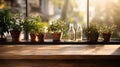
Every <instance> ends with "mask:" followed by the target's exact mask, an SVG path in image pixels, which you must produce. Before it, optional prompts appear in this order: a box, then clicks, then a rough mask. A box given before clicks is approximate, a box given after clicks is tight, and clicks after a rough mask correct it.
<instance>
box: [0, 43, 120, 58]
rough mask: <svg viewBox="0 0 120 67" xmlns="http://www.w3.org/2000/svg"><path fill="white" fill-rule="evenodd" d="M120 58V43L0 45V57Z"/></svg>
mask: <svg viewBox="0 0 120 67" xmlns="http://www.w3.org/2000/svg"><path fill="white" fill-rule="evenodd" d="M98 57H99V59H100V58H107V57H108V58H111V57H112V58H113V57H114V58H116V59H117V58H119V57H120V45H115V44H113V45H75V44H74V45H0V59H61V58H62V59H81V58H84V59H87V58H97V59H98Z"/></svg>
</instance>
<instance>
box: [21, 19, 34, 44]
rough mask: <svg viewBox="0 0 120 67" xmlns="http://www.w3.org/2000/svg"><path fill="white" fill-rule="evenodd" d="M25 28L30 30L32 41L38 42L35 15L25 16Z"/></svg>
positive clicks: (23, 25) (27, 30)
mask: <svg viewBox="0 0 120 67" xmlns="http://www.w3.org/2000/svg"><path fill="white" fill-rule="evenodd" d="M22 27H23V30H24V31H26V32H28V33H29V34H30V37H31V42H36V30H35V27H36V23H35V20H34V18H33V17H26V18H24V22H23V23H22Z"/></svg>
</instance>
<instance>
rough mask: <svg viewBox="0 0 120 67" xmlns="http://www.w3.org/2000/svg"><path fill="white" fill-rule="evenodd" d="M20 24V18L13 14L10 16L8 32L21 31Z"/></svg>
mask: <svg viewBox="0 0 120 67" xmlns="http://www.w3.org/2000/svg"><path fill="white" fill-rule="evenodd" d="M22 22H23V19H22V18H21V17H20V15H18V14H15V15H13V16H11V19H10V25H9V29H10V31H21V30H22Z"/></svg>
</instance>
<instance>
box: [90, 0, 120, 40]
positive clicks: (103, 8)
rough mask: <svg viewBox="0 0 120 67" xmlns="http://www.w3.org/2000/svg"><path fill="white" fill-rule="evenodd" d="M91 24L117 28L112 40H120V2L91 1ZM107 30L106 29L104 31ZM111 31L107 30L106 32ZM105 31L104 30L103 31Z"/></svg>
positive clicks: (108, 0) (113, 0)
mask: <svg viewBox="0 0 120 67" xmlns="http://www.w3.org/2000/svg"><path fill="white" fill-rule="evenodd" d="M89 8H90V9H89V13H90V16H89V19H90V23H93V22H96V23H97V24H98V25H101V24H104V25H105V26H109V27H110V28H112V26H113V25H114V24H115V25H116V26H117V27H116V29H115V30H114V31H113V35H112V38H120V22H119V21H120V0H90V6H89ZM104 30H105V29H104ZM109 30H111V29H109V28H107V29H106V31H109ZM102 31H103V30H102Z"/></svg>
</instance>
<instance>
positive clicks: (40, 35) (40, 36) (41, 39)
mask: <svg viewBox="0 0 120 67" xmlns="http://www.w3.org/2000/svg"><path fill="white" fill-rule="evenodd" d="M44 35H45V34H43V33H39V34H38V35H37V36H38V42H44Z"/></svg>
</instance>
